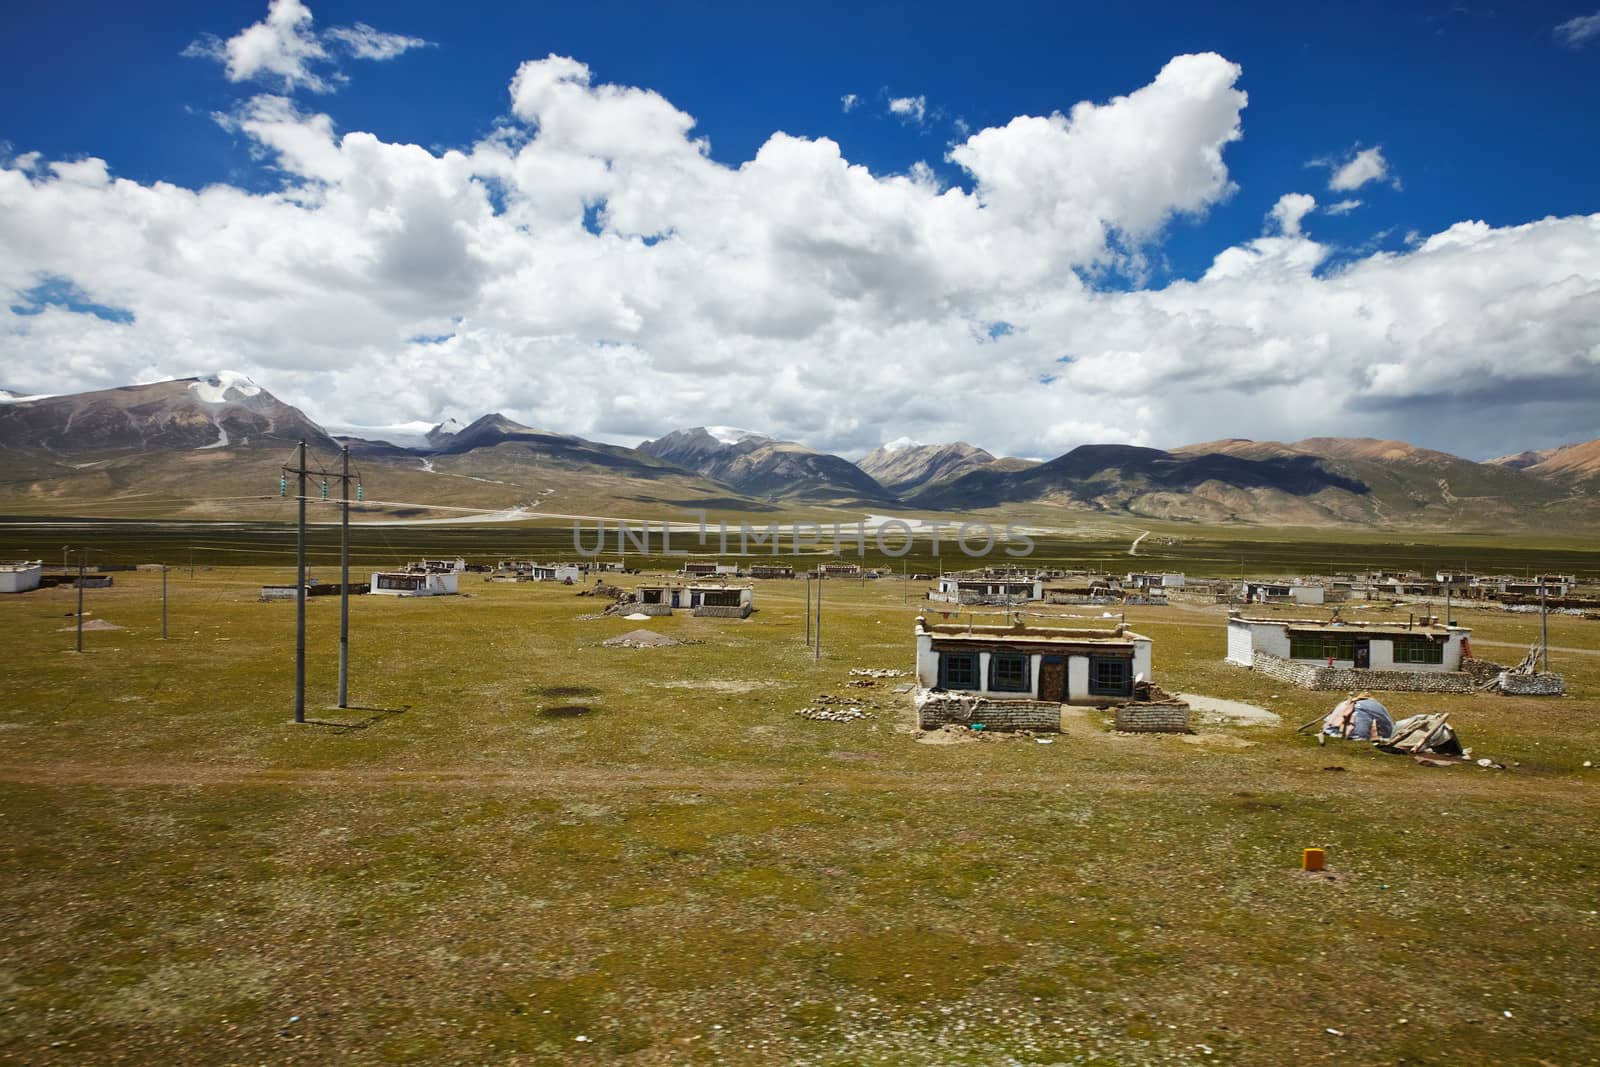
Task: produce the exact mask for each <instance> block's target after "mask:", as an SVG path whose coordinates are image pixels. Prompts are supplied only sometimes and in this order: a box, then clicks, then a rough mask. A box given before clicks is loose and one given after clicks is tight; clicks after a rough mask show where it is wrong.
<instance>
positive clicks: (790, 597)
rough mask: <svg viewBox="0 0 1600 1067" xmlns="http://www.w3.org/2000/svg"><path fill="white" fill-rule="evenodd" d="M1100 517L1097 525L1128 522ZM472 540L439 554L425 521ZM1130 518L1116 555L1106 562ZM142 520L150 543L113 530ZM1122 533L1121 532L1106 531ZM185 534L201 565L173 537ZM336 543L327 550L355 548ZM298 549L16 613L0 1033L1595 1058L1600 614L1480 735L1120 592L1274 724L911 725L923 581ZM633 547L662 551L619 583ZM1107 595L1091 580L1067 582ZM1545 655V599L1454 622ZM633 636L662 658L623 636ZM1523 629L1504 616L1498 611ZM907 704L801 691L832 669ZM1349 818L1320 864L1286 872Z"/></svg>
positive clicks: (153, 1057) (943, 1058)
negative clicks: (1548, 672)
mask: <svg viewBox="0 0 1600 1067" xmlns="http://www.w3.org/2000/svg"><path fill="white" fill-rule="evenodd" d="M1107 543H1108V546H1109V544H1110V542H1109V540H1108V542H1107ZM446 548H448V546H445V545H439V546H438V550H441V551H442V550H444V549H446ZM1108 550H1109V549H1108ZM129 551H133V550H132V549H129ZM1122 559H1123V560H1126V559H1127V557H1126V555H1125V554H1124V555H1123V557H1122ZM178 561H179V560H178V559H173V560H172V562H178ZM323 574H324V577H328V578H331V577H332V575H331V574H328V573H327V572H326V569H324V570H323ZM283 577H284V570H283V567H282V566H281V565H279V566H275V567H226V568H224V567H214V566H213V567H207V566H205V565H204V563H202V564H201V566H200V568H199V569H198V570H197V572H196V576H195V577H194V578H192V579H191V578H189V577H188V576H187V573H186V572H181V571H175V572H174V573H173V575H172V578H171V585H170V593H171V603H170V616H169V632H170V635H171V637H170V639H169V640H167V641H165V642H163V641H161V640H160V614H159V612H160V605H159V595H158V594H159V585H160V576H159V575H158V574H151V573H147V572H142V573H137V574H118V575H117V576H116V585H115V586H114V587H113V588H112V589H110V590H90V591H88V593H87V598H88V605H87V606H88V610H89V611H91V612H92V613H93V614H92V615H91V616H90V617H91V618H93V619H103V620H105V621H107V622H110V623H113V624H116V625H119V626H122V627H124V629H121V630H105V631H91V632H89V633H87V634H85V638H86V652H85V654H83V655H81V656H80V655H77V654H75V653H73V652H72V651H70V650H71V649H72V647H73V634H72V633H71V632H70V629H69V628H70V627H71V625H72V621H73V620H72V618H71V615H70V613H71V612H72V611H73V610H74V606H75V597H76V593H75V591H72V590H67V589H57V590H41V591H39V592H35V593H30V594H27V595H23V596H18V597H7V598H5V599H4V601H0V639H3V640H4V641H5V643H6V647H7V649H8V653H9V654H8V655H7V656H6V657H5V660H4V663H3V665H0V691H3V692H4V693H5V699H4V701H3V706H0V745H3V748H0V1058H3V1059H4V1060H6V1061H8V1062H18V1063H38V1064H48V1063H85V1062H96V1063H118V1062H130V1063H133V1062H154V1061H167V1062H174V1063H201V1062H204V1063H246V1062H249V1063H258V1062H273V1063H326V1062H336V1061H342V1062H371V1063H399V1062H427V1063H501V1062H505V1063H541V1062H557V1061H563V1062H573V1063H596V1064H602V1063H603V1064H611V1063H640V1064H655V1063H699V1062H733V1063H815V1064H855V1063H879V1062H883V1063H893V1064H925V1063H949V1064H993V1063H1012V1062H1014V1063H1078V1062H1083V1063H1103V1064H1110V1063H1129V1064H1132V1063H1204V1062H1237V1063H1263V1064H1269V1063H1270V1064H1278V1063H1285V1062H1293V1061H1296V1060H1301V1059H1306V1058H1312V1057H1315V1058H1327V1059H1336V1060H1341V1061H1353V1062H1415V1063H1424V1062H1438V1063H1446V1062H1466V1061H1472V1062H1505V1063H1528V1064H1536V1063H1541V1062H1545V1063H1560V1064H1566V1063H1577V1062H1587V1061H1590V1060H1592V1059H1593V1058H1594V1056H1595V1050H1596V1048H1597V1047H1600V968H1597V967H1596V966H1595V962H1594V961H1595V959H1596V958H1597V952H1600V914H1597V909H1600V899H1597V894H1596V892H1595V884H1596V882H1595V879H1596V868H1597V861H1596V859H1595V856H1594V851H1593V847H1592V833H1593V827H1594V825H1595V822H1596V815H1597V805H1596V803H1595V799H1594V797H1595V793H1594V790H1595V777H1594V776H1595V775H1596V774H1600V771H1595V770H1592V769H1585V768H1584V767H1583V766H1582V765H1583V763H1584V762H1585V761H1586V760H1600V699H1597V697H1596V694H1597V693H1600V654H1597V651H1600V623H1597V622H1592V621H1586V620H1583V619H1578V618H1571V617H1565V616H1558V617H1555V618H1553V619H1552V620H1551V623H1550V627H1551V643H1552V645H1554V646H1557V647H1558V648H1571V649H1579V650H1582V651H1574V652H1563V653H1557V654H1555V655H1554V657H1553V660H1554V662H1553V665H1554V667H1555V668H1556V669H1558V670H1561V671H1562V672H1564V673H1565V674H1566V675H1567V678H1568V681H1569V685H1570V688H1571V691H1572V694H1573V695H1571V696H1569V697H1566V698H1561V699H1550V700H1537V699H1511V698H1501V697H1492V696H1472V697H1426V698H1425V697H1421V696H1406V695H1396V696H1395V697H1394V698H1393V699H1392V700H1391V701H1390V702H1389V703H1390V706H1391V708H1392V709H1393V710H1395V711H1396V713H1397V714H1408V713H1411V712H1413V711H1418V710H1425V709H1436V708H1437V709H1448V710H1449V711H1450V712H1451V713H1452V721H1453V722H1454V723H1455V724H1456V726H1457V728H1458V729H1459V731H1460V733H1461V735H1462V737H1463V740H1464V743H1466V744H1468V745H1471V746H1472V747H1473V748H1474V749H1475V754H1476V755H1486V756H1491V757H1493V758H1495V759H1497V760H1499V761H1501V762H1503V763H1505V764H1506V765H1507V769H1506V770H1504V771H1494V770H1481V769H1478V768H1477V767H1455V768H1451V769H1429V768H1424V767H1420V766H1417V765H1415V764H1413V763H1412V762H1411V761H1409V760H1407V759H1404V758H1401V757H1397V756H1388V755H1383V754H1381V753H1377V752H1374V751H1372V750H1370V749H1367V748H1365V747H1361V746H1352V745H1336V746H1331V747H1328V748H1319V747H1318V746H1317V745H1315V744H1314V743H1313V742H1312V741H1310V740H1309V739H1308V738H1306V737H1304V736H1297V735H1296V734H1295V733H1294V727H1295V726H1296V725H1298V724H1299V723H1301V722H1304V721H1306V720H1307V719H1309V718H1311V717H1312V716H1314V715H1315V714H1317V713H1318V712H1320V711H1323V710H1325V708H1326V705H1328V704H1329V703H1330V697H1328V696H1327V695H1321V694H1311V693H1304V692H1299V691H1296V690H1292V689H1289V688H1288V687H1286V686H1284V685H1282V684H1281V683H1278V682H1275V681H1272V680H1270V679H1266V678H1261V677H1257V676H1255V675H1253V674H1251V673H1250V672H1248V671H1242V670H1238V669H1235V668H1231V667H1227V666H1224V665H1223V664H1222V663H1221V655H1222V652H1223V622H1222V620H1223V615H1222V609H1220V608H1216V607H1212V606H1202V605H1198V604H1188V605H1174V606H1171V607H1167V608H1133V609H1130V610H1129V611H1128V617H1129V620H1130V622H1131V623H1132V624H1133V625H1134V626H1135V628H1137V629H1140V630H1142V631H1143V632H1145V633H1147V634H1149V635H1150V636H1152V637H1153V638H1154V639H1155V642H1156V643H1155V671H1156V678H1157V680H1158V681H1160V682H1161V683H1162V684H1163V685H1165V686H1167V687H1168V688H1169V689H1175V690H1184V691H1189V692H1197V693H1203V694H1207V695H1211V696H1216V697H1225V698H1233V699H1241V700H1247V701H1251V702H1253V703H1257V704H1261V705H1264V706H1267V707H1268V708H1270V709H1271V710H1272V711H1274V712H1276V713H1277V714H1279V715H1280V716H1281V717H1282V720H1283V723H1282V725H1280V726H1276V727H1212V726H1207V727H1203V728H1202V729H1201V732H1200V733H1198V734H1196V735H1193V736H1189V737H1172V736H1145V737H1137V736H1123V735H1117V734H1115V733H1112V732H1110V731H1109V730H1108V728H1107V727H1106V724H1105V722H1104V719H1103V717H1102V716H1100V715H1099V714H1097V713H1087V712H1069V713H1068V715H1067V717H1066V723H1065V725H1066V732H1065V734H1064V735H1062V736H1061V737H1059V738H1058V739H1057V740H1056V742H1055V743H1054V744H1051V745H1040V744H1036V743H1035V742H1033V741H1032V740H1030V739H1019V738H1013V739H998V738H997V739H987V740H983V741H979V742H973V743H967V744H953V745H931V744H925V743H919V742H918V741H917V740H916V736H915V732H914V731H913V730H912V729H911V728H910V713H909V708H908V706H907V705H906V703H905V698H904V697H896V696H894V695H893V694H891V693H890V692H888V691H887V689H886V688H878V689H851V688H847V687H846V682H847V681H848V680H849V675H848V671H849V669H850V668H851V667H857V666H861V667H893V668H901V669H906V668H908V667H909V665H910V662H909V661H910V659H911V637H910V627H911V619H912V617H913V615H914V613H915V610H916V609H915V605H914V602H913V603H911V604H907V603H905V602H904V600H905V598H906V594H907V590H906V588H905V587H903V586H902V584H901V583H900V582H898V581H893V580H889V581H881V582H851V581H839V582H829V583H827V586H826V592H825V597H824V611H825V616H824V618H825V621H824V628H823V651H822V656H821V658H820V659H814V658H813V657H812V654H811V651H810V650H809V649H808V648H807V647H806V645H805V643H804V639H803V633H804V611H803V599H802V597H803V589H804V584H803V583H801V582H761V583H758V590H757V602H756V603H757V607H758V609H759V610H758V611H757V613H756V614H755V615H754V616H752V617H751V618H750V619H749V620H746V621H742V622H739V621H730V620H712V619H693V618H688V617H683V616H677V617H673V618H670V619H659V620H652V621H651V622H650V623H633V622H627V621H625V620H618V619H600V620H596V619H580V618H578V616H580V615H582V614H584V613H588V612H592V611H595V610H597V609H598V605H596V603H595V602H594V601H593V600H590V599H587V598H579V597H576V596H575V595H574V590H573V589H571V588H566V587H559V586H530V585H518V586H507V585H492V584H488V583H482V582H479V581H478V580H477V578H476V576H469V578H468V580H467V581H466V582H464V583H463V587H462V588H463V590H464V591H465V592H467V593H469V594H470V596H463V597H453V598H437V599H418V600H392V599H387V598H377V597H363V598H356V599H354V600H353V601H352V604H351V615H352V620H353V622H352V628H353V633H354V637H353V644H352V671H351V678H352V697H353V698H354V703H356V704H358V705H360V706H359V707H358V708H351V709H347V710H344V711H339V710H336V709H332V708H330V707H329V705H330V704H331V703H332V702H333V700H332V698H333V692H334V689H333V686H334V671H335V663H336V639H337V610H338V608H337V600H336V598H317V599H314V600H313V601H312V602H311V603H310V605H309V609H308V612H309V616H310V620H311V621H310V652H309V657H308V658H309V665H310V666H309V675H310V679H311V698H310V705H311V709H312V712H311V717H312V718H313V719H315V720H318V721H317V723H315V724H311V725H304V726H295V725H293V724H291V723H290V722H289V718H290V711H291V690H290V685H291V681H292V665H291V662H292V661H291V658H290V657H291V653H292V645H293V634H294V629H293V610H294V609H293V605H292V603H258V602H257V600H256V596H257V591H258V587H259V585H260V584H261V583H262V582H264V581H281V580H282V579H283ZM629 580H632V579H629ZM1060 610H1061V611H1062V613H1064V614H1065V613H1072V612H1074V611H1075V612H1077V613H1078V614H1084V615H1087V614H1094V615H1098V613H1099V609H1087V608H1080V609H1060ZM1461 618H1462V619H1463V621H1465V622H1467V623H1468V624H1470V625H1472V626H1473V627H1474V636H1473V641H1474V645H1475V647H1477V648H1478V651H1479V653H1480V655H1485V656H1501V654H1503V656H1501V658H1504V659H1509V660H1515V659H1516V658H1517V657H1518V656H1520V654H1521V650H1522V649H1523V648H1525V647H1526V644H1527V642H1528V641H1529V640H1530V639H1531V637H1532V636H1533V635H1534V632H1535V631H1536V629H1537V625H1538V623H1537V619H1531V618H1529V617H1526V616H1508V615H1503V614H1500V613H1497V612H1495V613H1492V612H1487V611H1468V612H1463V613H1461ZM640 626H648V627H649V628H651V629H656V630H659V631H661V632H664V633H668V634H671V635H673V636H675V637H678V638H681V639H685V640H686V641H687V642H691V643H685V644H683V645H679V646H676V647H670V648H657V649H637V650H636V649H619V648H605V647H602V646H601V642H602V641H603V640H604V639H605V638H607V637H611V636H614V635H616V634H618V633H621V632H624V631H626V630H629V629H633V628H635V627H640ZM1493 642H1504V645H1496V644H1494V643H1493ZM823 692H826V693H831V694H835V695H839V696H845V695H850V696H859V697H861V698H862V699H864V700H866V701H869V702H872V703H875V704H876V705H878V706H877V707H876V708H875V709H873V710H874V714H875V717H874V718H871V719H866V720H862V721H858V722H853V723H825V722H810V721H806V720H803V719H800V718H798V717H796V716H795V714H794V711H795V709H797V708H799V707H801V706H802V705H804V704H806V703H808V702H809V701H810V700H811V698H812V697H813V696H814V695H816V694H818V693H823ZM1310 845H1317V846H1322V847H1324V848H1326V849H1328V855H1329V862H1330V866H1331V867H1332V868H1333V870H1334V872H1335V878H1334V879H1333V880H1310V879H1306V878H1304V877H1303V876H1301V875H1299V874H1297V873H1296V871H1295V867H1296V866H1297V863H1298V858H1299V851H1300V849H1301V848H1303V847H1305V846H1310Z"/></svg>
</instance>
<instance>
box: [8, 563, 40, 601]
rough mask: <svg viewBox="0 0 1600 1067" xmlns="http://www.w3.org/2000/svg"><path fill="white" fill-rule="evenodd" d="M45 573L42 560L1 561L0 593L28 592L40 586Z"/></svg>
mask: <svg viewBox="0 0 1600 1067" xmlns="http://www.w3.org/2000/svg"><path fill="white" fill-rule="evenodd" d="M43 574H44V563H43V562H42V561H41V560H22V559H13V560H5V561H3V562H0V593H26V592H27V591H28V590H30V589H37V588H39V579H40V577H41V576H42V575H43Z"/></svg>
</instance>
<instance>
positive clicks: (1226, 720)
mask: <svg viewBox="0 0 1600 1067" xmlns="http://www.w3.org/2000/svg"><path fill="white" fill-rule="evenodd" d="M1175 695H1176V696H1177V698H1178V699H1179V700H1181V701H1183V702H1184V703H1185V704H1188V705H1189V707H1190V708H1191V709H1192V710H1193V711H1195V712H1196V713H1197V714H1198V715H1199V717H1200V721H1201V722H1203V723H1214V724H1218V725H1227V726H1277V725H1279V724H1281V723H1282V722H1283V720H1282V719H1281V718H1279V717H1278V716H1277V715H1276V714H1274V713H1273V712H1270V711H1268V710H1267V709H1266V708H1263V707H1258V706H1256V705H1255V704H1246V703H1244V702H1243V701H1242V700H1223V699H1222V698H1221V697H1206V696H1200V695H1199V694H1197V693H1177V694H1175Z"/></svg>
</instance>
